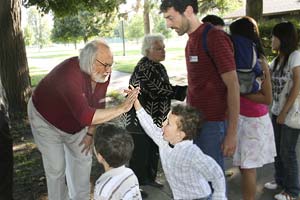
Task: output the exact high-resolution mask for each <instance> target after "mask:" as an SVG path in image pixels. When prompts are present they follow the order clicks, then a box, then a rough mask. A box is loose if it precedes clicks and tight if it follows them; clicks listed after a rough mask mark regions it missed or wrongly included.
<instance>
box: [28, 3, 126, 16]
mask: <svg viewBox="0 0 300 200" xmlns="http://www.w3.org/2000/svg"><path fill="white" fill-rule="evenodd" d="M23 2H24V5H25V6H26V7H30V6H37V7H38V9H39V10H41V11H42V12H44V13H48V12H49V11H52V12H53V13H54V15H55V16H57V17H63V16H71V15H76V14H77V13H78V11H91V12H92V11H96V12H98V13H102V14H109V13H111V12H113V11H115V10H117V9H118V7H119V5H120V4H122V3H126V0H88V1H86V0H76V1H75V0H51V1H49V0H48V1H41V0H23Z"/></svg>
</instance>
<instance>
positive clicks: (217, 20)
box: [201, 15, 225, 26]
mask: <svg viewBox="0 0 300 200" xmlns="http://www.w3.org/2000/svg"><path fill="white" fill-rule="evenodd" d="M201 21H202V22H209V23H211V24H212V25H215V26H217V25H219V26H225V23H224V20H223V19H222V18H221V17H219V16H217V15H206V16H205V17H203V18H202V20H201Z"/></svg>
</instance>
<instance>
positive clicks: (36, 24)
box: [27, 7, 50, 49]
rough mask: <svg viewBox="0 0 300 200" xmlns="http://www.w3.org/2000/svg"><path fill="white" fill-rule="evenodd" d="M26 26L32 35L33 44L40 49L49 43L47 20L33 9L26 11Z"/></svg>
mask: <svg viewBox="0 0 300 200" xmlns="http://www.w3.org/2000/svg"><path fill="white" fill-rule="evenodd" d="M27 21H28V25H29V27H28V28H29V29H30V30H31V32H32V33H33V44H34V45H37V46H38V47H39V48H40V49H41V48H43V47H44V46H45V45H46V44H49V42H50V37H49V36H50V26H49V22H48V20H47V19H46V18H45V17H43V16H42V15H41V13H39V11H38V10H37V9H36V8H35V7H31V8H29V10H28V19H27Z"/></svg>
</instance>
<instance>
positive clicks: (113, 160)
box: [94, 123, 142, 200]
mask: <svg viewBox="0 0 300 200" xmlns="http://www.w3.org/2000/svg"><path fill="white" fill-rule="evenodd" d="M133 148H134V144H133V140H132V137H131V136H130V135H129V134H128V133H126V130H125V129H123V128H121V127H118V126H116V125H114V124H109V123H106V124H102V125H100V126H99V127H98V128H97V130H96V134H95V139H94V153H95V155H96V157H97V160H98V162H99V163H100V164H102V165H103V167H104V170H105V173H104V174H102V175H101V176H100V177H99V178H98V180H97V181H96V184H95V189H94V200H108V199H110V200H120V199H122V200H141V199H142V197H141V193H140V190H139V183H138V179H137V177H136V175H135V174H134V173H133V171H132V170H131V169H129V168H127V167H125V164H126V163H128V161H129V160H130V157H131V154H132V151H133Z"/></svg>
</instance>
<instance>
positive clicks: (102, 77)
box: [91, 73, 109, 83]
mask: <svg viewBox="0 0 300 200" xmlns="http://www.w3.org/2000/svg"><path fill="white" fill-rule="evenodd" d="M91 78H92V80H93V81H95V82H96V83H105V82H106V81H107V80H108V78H109V74H108V75H106V76H105V75H98V74H95V73H94V74H93V75H92V77H91Z"/></svg>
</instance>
